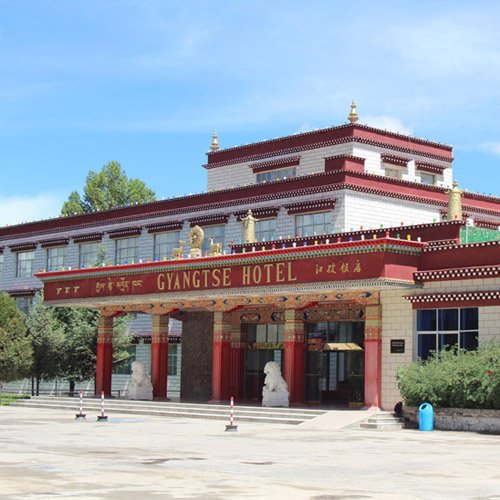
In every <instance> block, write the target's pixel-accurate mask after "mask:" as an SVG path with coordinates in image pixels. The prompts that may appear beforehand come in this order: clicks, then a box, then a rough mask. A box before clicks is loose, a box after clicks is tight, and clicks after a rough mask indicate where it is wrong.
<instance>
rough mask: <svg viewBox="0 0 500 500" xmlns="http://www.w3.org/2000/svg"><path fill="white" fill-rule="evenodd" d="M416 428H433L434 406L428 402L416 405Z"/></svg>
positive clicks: (424, 429)
mask: <svg viewBox="0 0 500 500" xmlns="http://www.w3.org/2000/svg"><path fill="white" fill-rule="evenodd" d="M418 428H419V429H420V430H421V431H432V430H434V408H433V407H432V405H431V404H430V403H422V404H421V405H420V406H419V407H418Z"/></svg>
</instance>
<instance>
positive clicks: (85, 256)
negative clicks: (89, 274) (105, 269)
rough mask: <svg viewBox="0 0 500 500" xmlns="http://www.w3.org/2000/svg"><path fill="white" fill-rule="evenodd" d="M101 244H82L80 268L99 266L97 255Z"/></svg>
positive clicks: (79, 260)
mask: <svg viewBox="0 0 500 500" xmlns="http://www.w3.org/2000/svg"><path fill="white" fill-rule="evenodd" d="M99 245H100V243H82V244H81V245H80V246H79V258H78V265H79V266H80V267H82V268H83V267H92V266H95V265H96V264H97V254H98V253H99Z"/></svg>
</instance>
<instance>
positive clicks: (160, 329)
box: [151, 314, 169, 399]
mask: <svg viewBox="0 0 500 500" xmlns="http://www.w3.org/2000/svg"><path fill="white" fill-rule="evenodd" d="M168 322H169V317H168V316H167V315H161V314H155V315H153V329H152V334H151V384H152V385H153V398H154V399H166V398H167V385H168Z"/></svg>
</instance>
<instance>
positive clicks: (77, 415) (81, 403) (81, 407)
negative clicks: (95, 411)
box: [76, 391, 85, 419]
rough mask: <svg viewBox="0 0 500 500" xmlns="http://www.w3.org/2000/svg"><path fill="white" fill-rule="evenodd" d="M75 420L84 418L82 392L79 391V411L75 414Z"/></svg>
mask: <svg viewBox="0 0 500 500" xmlns="http://www.w3.org/2000/svg"><path fill="white" fill-rule="evenodd" d="M76 418H77V419H78V418H85V413H83V391H80V411H79V412H78V413H77V414H76Z"/></svg>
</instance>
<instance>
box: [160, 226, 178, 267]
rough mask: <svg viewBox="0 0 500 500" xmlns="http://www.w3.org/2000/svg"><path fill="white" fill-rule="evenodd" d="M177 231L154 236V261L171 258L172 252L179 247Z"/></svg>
mask: <svg viewBox="0 0 500 500" xmlns="http://www.w3.org/2000/svg"><path fill="white" fill-rule="evenodd" d="M180 234H181V233H180V232H179V231H169V232H167V233H159V234H155V243H154V247H155V248H154V260H165V259H170V258H172V250H173V249H174V248H178V247H179V237H180Z"/></svg>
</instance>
